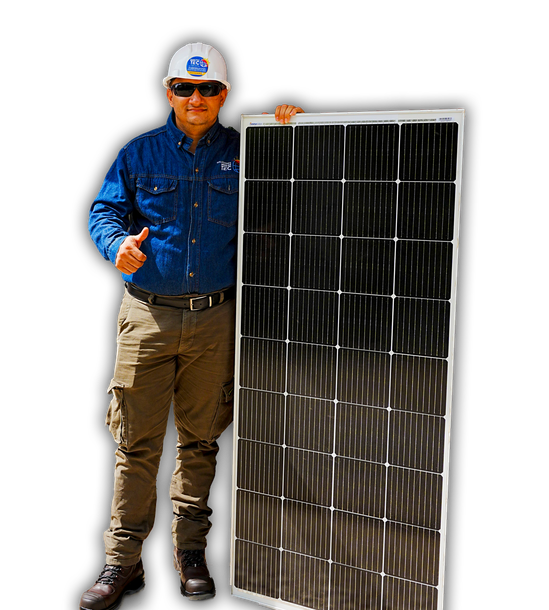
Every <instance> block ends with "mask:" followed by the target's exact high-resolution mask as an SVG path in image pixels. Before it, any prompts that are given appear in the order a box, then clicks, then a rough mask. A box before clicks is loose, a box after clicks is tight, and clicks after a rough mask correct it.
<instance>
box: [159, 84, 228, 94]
mask: <svg viewBox="0 0 549 610" xmlns="http://www.w3.org/2000/svg"><path fill="white" fill-rule="evenodd" d="M170 89H171V90H172V93H173V94H174V95H176V96H177V97H191V95H192V94H193V93H194V90H195V89H198V93H200V95H201V96H202V97H215V96H216V95H219V94H220V93H221V91H222V90H223V89H225V85H222V84H221V83H198V84H197V83H175V85H172V86H171V87H170Z"/></svg>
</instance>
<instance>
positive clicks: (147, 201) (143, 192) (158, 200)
mask: <svg viewBox="0 0 549 610" xmlns="http://www.w3.org/2000/svg"><path fill="white" fill-rule="evenodd" d="M136 187H137V188H136V197H135V203H136V207H137V209H138V210H139V212H140V214H141V215H142V216H144V217H145V218H147V219H148V220H150V221H151V222H152V223H153V224H154V225H161V224H163V223H165V222H170V221H172V220H175V218H176V216H177V180H169V179H167V178H138V179H137V182H136Z"/></svg>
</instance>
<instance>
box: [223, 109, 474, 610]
mask: <svg viewBox="0 0 549 610" xmlns="http://www.w3.org/2000/svg"><path fill="white" fill-rule="evenodd" d="M451 112H452V114H451V115H450V116H448V112H446V113H445V114H444V113H443V114H440V113H435V112H433V113H430V112H428V111H427V112H426V113H420V114H419V115H416V114H414V115H413V116H408V115H407V113H398V115H397V116H391V117H389V119H387V117H386V116H385V115H384V116H383V117H382V118H378V117H377V116H376V113H364V115H360V114H359V115H353V117H352V118H351V119H350V118H349V117H348V116H347V115H316V116H317V117H319V118H317V119H316V122H315V121H308V120H307V115H301V116H299V117H298V118H297V121H296V125H295V126H281V125H274V124H263V125H251V124H250V125H248V123H247V122H246V120H245V118H243V147H242V151H243V155H242V159H241V162H242V169H241V171H242V176H241V191H242V192H241V199H240V201H241V220H240V231H239V240H240V243H239V260H240V268H241V276H240V279H239V294H238V301H239V303H238V304H239V316H238V321H237V327H238V335H237V366H236V387H237V397H236V398H237V400H236V402H237V405H236V415H235V487H234V505H233V534H234V536H233V547H232V584H233V593H234V594H235V595H238V596H241V597H245V598H248V599H253V600H255V601H259V602H260V603H262V604H264V605H267V606H270V607H273V608H295V607H302V608H314V609H318V610H357V609H374V608H375V609H376V610H440V608H442V584H443V582H442V581H443V568H444V566H443V563H444V531H445V514H446V500H445V497H446V490H447V474H446V471H447V467H448V465H447V461H448V442H449V408H450V399H451V369H452V353H451V352H452V346H453V324H454V320H455V313H454V305H455V277H454V276H455V269H456V268H457V265H456V254H457V231H458V227H457V224H458V221H457V219H458V209H459V205H458V204H459V182H460V176H461V150H462V140H461V138H462V126H463V111H451ZM366 115H367V116H366ZM310 116H314V115H310ZM376 119H377V120H376ZM248 122H249V121H248Z"/></svg>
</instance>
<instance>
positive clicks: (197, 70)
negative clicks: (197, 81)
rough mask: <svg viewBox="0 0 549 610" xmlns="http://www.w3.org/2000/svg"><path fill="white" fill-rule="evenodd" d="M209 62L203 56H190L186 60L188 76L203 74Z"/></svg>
mask: <svg viewBox="0 0 549 610" xmlns="http://www.w3.org/2000/svg"><path fill="white" fill-rule="evenodd" d="M209 66H210V63H209V62H208V60H207V59H205V58H204V57H198V56H197V57H191V58H190V59H189V61H188V62H187V72H188V73H189V75H190V76H199V77H200V76H204V75H205V74H206V72H207V71H208V68H209Z"/></svg>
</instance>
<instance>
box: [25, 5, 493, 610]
mask: <svg viewBox="0 0 549 610" xmlns="http://www.w3.org/2000/svg"><path fill="white" fill-rule="evenodd" d="M144 8H146V9H147V10H143V11H141V10H140V9H139V8H137V7H135V8H133V9H132V11H133V12H131V14H129V15H128V14H127V11H128V9H127V8H122V9H121V10H122V13H125V14H123V15H122V16H115V15H116V13H118V12H119V9H117V8H116V7H115V6H113V7H112V9H111V11H112V12H113V13H114V14H113V15H111V14H110V12H109V11H105V10H104V9H103V10H102V11H101V15H99V16H97V15H96V16H91V15H88V14H86V11H82V13H81V16H79V17H78V19H76V18H70V17H69V18H68V19H67V21H66V22H65V26H63V27H61V26H60V27H59V29H57V30H53V31H52V30H50V31H48V32H47V34H44V43H43V44H40V45H38V47H39V48H37V50H36V56H35V61H36V62H38V63H39V64H40V74H41V79H42V84H44V85H46V84H47V91H48V92H49V94H48V95H45V94H42V95H40V94H39V93H36V94H35V95H34V96H32V95H26V96H25V104H24V107H23V108H22V111H21V113H20V121H21V123H24V124H25V127H26V129H27V130H28V132H29V133H28V134H27V135H26V137H25V143H26V145H27V147H28V145H29V142H30V143H31V146H32V154H33V157H34V159H35V163H36V165H37V168H36V171H35V175H36V176H39V178H38V181H36V182H35V183H34V184H35V186H34V187H33V188H34V191H33V193H34V197H33V202H34V205H33V208H32V213H31V214H29V219H28V221H29V225H31V228H32V229H33V230H34V235H35V237H34V238H33V239H34V243H35V245H36V247H37V250H38V251H39V255H38V258H39V260H40V265H39V269H40V271H39V272H38V273H34V274H32V277H33V285H34V288H35V294H36V295H39V297H38V298H37V299H36V300H35V302H34V307H31V309H32V310H33V311H34V313H35V315H36V314H37V313H38V312H44V311H46V310H45V309H44V307H45V306H48V307H49V309H48V310H47V311H49V313H48V315H47V316H46V315H44V314H41V317H40V318H39V322H38V323H37V324H33V326H35V327H36V328H37V329H38V332H39V334H38V335H36V334H35V335H33V337H34V338H32V339H29V340H28V345H27V347H28V348H29V349H28V350H27V352H26V353H27V354H28V353H30V354H31V356H30V358H29V356H28V355H27V358H29V360H30V364H31V366H32V365H33V363H34V364H35V365H36V367H37V368H38V363H39V368H40V371H41V373H42V375H43V376H42V379H45V381H44V382H42V386H41V387H40V390H38V388H37V387H36V386H35V385H34V384H32V383H29V384H28V387H25V388H24V389H25V393H26V395H27V396H28V397H29V401H31V402H32V404H38V405H39V407H38V408H37V411H38V412H39V415H38V416H37V417H36V418H35V419H37V420H38V421H40V424H39V426H38V427H39V428H40V429H41V430H40V432H41V433H40V434H39V435H36V436H35V435H32V437H33V442H32V443H31V447H32V449H31V451H30V455H29V458H30V461H31V463H32V465H33V466H32V468H33V471H32V476H31V477H29V480H32V481H33V485H32V490H33V493H32V498H31V499H30V500H29V499H28V493H27V499H26V503H27V506H29V507H30V515H29V516H28V517H27V518H28V519H29V520H30V525H29V529H28V532H29V534H28V535H29V539H31V542H30V543H31V544H33V545H37V546H40V547H41V548H45V556H44V557H43V558H42V559H41V562H42V563H44V562H46V563H49V562H51V564H52V566H53V565H57V566H62V568H60V569H61V571H62V578H61V579H60V580H59V579H57V578H56V577H53V579H54V581H55V583H56V584H55V585H52V584H51V583H52V577H51V574H47V573H43V574H42V576H41V577H40V581H41V582H42V583H43V584H42V585H41V591H44V592H46V591H48V592H50V594H49V595H46V596H45V597H43V599H47V600H50V598H51V601H55V602H59V606H60V607H63V608H70V607H72V608H74V609H76V604H77V602H78V599H79V597H80V595H81V593H82V591H84V590H85V589H87V588H88V587H90V586H91V585H92V584H93V582H94V580H95V578H96V577H97V575H98V574H99V571H100V570H101V567H102V565H103V560H104V553H103V542H102V532H103V530H104V529H105V528H106V527H107V526H108V521H109V511H110V498H111V491H112V466H113V453H114V444H113V442H112V439H111V437H110V436H109V434H108V432H107V431H106V430H105V428H104V415H105V411H106V408H107V406H108V396H107V394H106V388H107V385H108V383H109V381H110V378H111V376H112V367H113V363H114V355H115V331H116V328H115V321H116V314H117V312H118V307H119V303H120V298H121V296H122V282H121V280H120V277H119V274H118V272H117V271H116V270H115V269H114V268H113V267H112V265H110V263H107V262H105V261H104V260H103V259H102V258H101V256H100V255H99V254H98V252H97V251H96V249H95V246H94V245H93V244H92V242H91V240H90V238H89V236H88V232H87V215H88V209H89V206H90V204H91V202H92V201H93V199H94V197H95V196H96V194H97V192H98V190H99V188H100V186H101V183H102V181H103V178H104V176H105V174H106V172H107V171H108V169H109V167H110V165H111V163H112V162H113V161H114V159H115V157H116V155H117V153H118V151H119V150H120V148H121V147H122V146H124V145H125V144H126V143H127V142H128V141H129V140H130V139H132V138H133V137H135V136H137V135H139V134H141V133H143V132H146V131H148V130H150V129H154V128H156V127H158V126H161V125H163V124H164V123H165V121H166V119H167V116H168V114H169V110H170V109H169V107H168V104H167V101H166V97H165V90H164V88H163V87H162V85H161V80H162V78H163V77H164V76H165V74H166V70H167V66H168V63H169V59H170V57H171V56H172V54H173V53H174V52H175V51H176V50H177V49H178V48H179V47H181V46H183V45H184V44H186V43H188V42H195V41H202V42H207V43H210V44H213V45H214V46H215V47H216V48H218V50H219V51H220V52H221V53H222V54H223V55H224V57H225V59H226V61H227V65H228V80H229V81H230V82H231V84H232V88H233V89H232V91H231V93H230V94H229V96H228V100H227V103H226V105H225V107H224V108H223V110H222V112H221V115H220V118H221V122H222V123H223V124H224V125H226V126H231V127H233V128H234V129H236V130H239V128H240V115H241V114H248V113H261V112H263V111H268V112H273V111H274V108H275V106H276V105H277V104H280V103H292V104H296V105H301V106H302V107H303V109H304V110H305V111H306V112H337V111H353V110H356V111H360V110H389V109H401V110H413V109H429V108H430V109H438V108H441V109H442V108H465V109H466V128H465V129H466V131H465V156H464V175H463V177H464V182H463V195H462V215H461V238H460V268H459V283H458V306H457V339H456V358H455V377H454V379H455V381H454V406H453V411H454V413H453V427H452V456H451V467H450V508H449V522H448V554H447V571H446V600H447V601H446V604H447V608H451V609H454V608H468V607H481V606H480V603H479V599H478V597H476V598H474V596H473V599H476V601H473V602H472V601H471V600H472V595H473V594H472V591H473V590H474V589H476V588H477V587H476V585H477V584H478V582H477V579H478V577H479V576H478V574H477V575H476V577H472V571H474V570H475V565H476V563H477V561H478V557H479V555H482V554H483V553H484V544H485V543H484V542H483V541H482V540H481V539H479V537H478V522H477V519H478V508H479V504H481V503H482V502H483V499H482V498H483V496H484V494H485V490H484V489H481V482H480V480H479V479H478V478H477V475H478V472H475V470H474V467H473V464H474V463H475V462H476V460H477V459H478V455H479V454H478V451H479V445H480V443H479V438H480V431H479V429H478V426H477V425H471V421H476V422H477V424H478V421H479V420H478V418H477V419H476V420H475V417H476V414H478V412H479V410H481V409H482V408H483V406H484V404H485V403H484V402H483V394H482V392H483V390H479V391H477V392H476V397H475V400H474V401H472V400H471V397H470V394H469V392H468V388H471V387H473V386H474V385H475V383H476V382H477V381H479V380H481V375H482V374H481V372H480V368H479V366H478V361H477V360H478V355H476V354H475V353H474V352H472V351H471V349H470V345H471V342H472V341H473V339H474V338H475V336H476V337H477V338H478V336H479V333H481V332H482V330H481V322H482V315H481V314H480V315H479V313H480V312H481V308H482V304H481V305H480V309H479V304H478V303H475V302H474V298H473V295H474V294H475V292H476V288H477V283H478V275H479V267H480V268H482V269H483V268H486V267H488V266H489V265H490V260H489V258H487V257H488V254H487V253H486V252H485V251H484V250H483V249H482V248H481V247H480V246H479V239H478V237H479V235H481V233H482V231H483V226H482V223H483V222H484V220H483V216H482V213H481V212H479V210H480V206H481V204H482V201H481V195H480V193H479V190H478V189H477V188H476V187H474V186H473V184H472V183H473V178H474V177H475V172H476V171H477V167H478V166H479V163H480V162H481V159H482V151H483V150H484V149H485V146H484V143H483V142H482V139H481V135H480V129H479V123H480V113H481V111H482V108H483V106H484V105H485V104H486V102H487V101H488V99H489V97H490V95H491V86H492V84H493V78H494V77H493V75H492V72H491V70H490V66H491V64H492V54H491V47H490V44H489V42H488V41H486V40H485V39H483V40H485V42H482V43H481V42H478V40H479V37H478V33H479V27H480V26H479V25H478V21H477V20H475V19H468V18H460V19H455V18H454V17H453V16H452V15H451V14H449V13H443V12H439V13H436V14H433V13H429V14H428V15H423V14H404V13H399V14H396V13H395V14H392V12H391V11H389V12H388V13H387V14H381V13H378V14H377V15H376V16H375V17H374V15H371V14H370V13H369V12H368V11H366V13H365V14H364V15H359V14H356V15H350V14H349V15H347V16H345V17H342V16H339V15H338V14H337V11H335V13H334V14H330V15H328V14H327V13H322V11H320V14H317V15H315V16H314V17H310V16H296V17H293V16H292V15H291V13H292V12H294V11H292V9H291V8H289V7H284V6H273V7H270V8H263V9H262V10H261V11H260V15H257V14H252V15H246V14H245V12H244V10H243V9H242V8H241V7H239V6H236V5H234V4H226V5H219V7H218V8H215V9H214V8H213V6H210V7H209V8H205V7H204V6H201V7H196V10H195V7H189V6H180V5H165V6H163V7H162V9H161V10H160V9H159V10H154V8H149V7H147V6H145V7H144ZM337 8H338V7H331V11H334V9H337ZM115 9H116V10H115ZM60 18H61V16H60ZM241 22H244V23H245V24H246V25H241ZM24 71H25V70H23V72H24ZM29 80H32V75H31V74H29V77H28V79H27V82H28V81H29ZM27 150H28V149H27ZM42 197H44V198H45V200H44V199H42ZM52 209H54V210H55V214H54V216H53V217H52V215H51V210H52ZM34 319H36V318H34ZM37 336H38V339H37V338H36V337H37ZM477 387H478V386H477ZM42 404H44V408H42V407H41V406H40V405H42ZM46 404H50V405H53V406H51V407H50V408H46V407H45V405H46ZM42 418H43V421H42ZM39 439H40V440H39ZM44 439H46V440H44ZM220 444H221V453H220V457H219V465H218V471H217V479H216V483H215V485H214V488H213V492H212V498H211V505H212V507H213V508H214V511H215V512H214V516H213V520H214V529H213V530H212V533H211V535H210V542H209V549H208V560H209V562H210V563H212V564H213V568H212V571H213V575H214V577H215V578H216V582H217V588H218V596H217V598H216V600H215V601H214V602H211V603H210V604H208V607H212V608H214V607H224V604H226V603H228V601H229V600H230V599H231V598H230V589H229V586H228V573H229V538H230V535H229V534H230V532H229V528H230V485H231V454H232V429H231V430H229V431H228V432H227V433H226V434H225V435H224V436H223V438H222V439H221V442H220ZM174 460H175V436H174V433H173V432H172V431H171V428H170V431H169V432H168V435H167V437H166V443H165V452H164V457H163V460H162V464H161V469H160V474H159V479H158V488H159V499H158V510H157V520H156V525H155V528H154V530H153V532H152V534H151V536H150V538H149V540H148V541H147V542H146V544H145V547H144V555H143V557H144V561H145V568H146V573H147V588H146V590H145V593H144V594H143V595H142V596H141V597H140V598H139V599H137V600H135V601H133V602H131V603H130V602H128V605H127V607H128V608H143V609H147V610H171V609H172V608H174V609H175V608H180V607H183V606H184V605H188V603H187V602H186V601H185V600H183V599H182V598H181V596H180V594H179V588H178V577H177V574H176V573H175V571H174V570H173V568H172V565H171V549H172V547H171V534H170V523H171V504H170V500H169V497H168V485H169V478H170V476H171V471H172V468H173V464H174ZM27 470H28V469H27ZM47 583H49V584H47ZM52 587H53V588H54V590H55V594H51V588H52ZM480 595H482V593H481V594H480ZM477 596H478V593H477ZM232 603H233V605H232V606H231V608H234V610H240V609H245V608H250V609H251V608H258V606H257V605H256V604H254V603H250V602H246V601H243V600H237V599H234V600H233V602H232ZM357 610H358V609H357Z"/></svg>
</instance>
